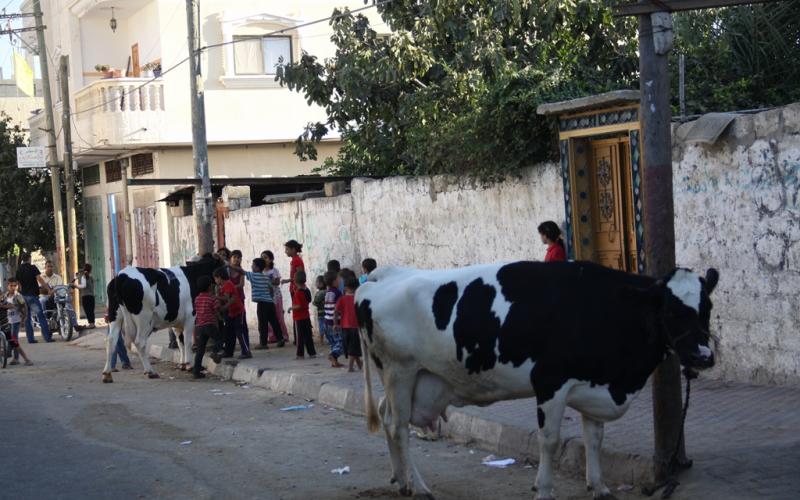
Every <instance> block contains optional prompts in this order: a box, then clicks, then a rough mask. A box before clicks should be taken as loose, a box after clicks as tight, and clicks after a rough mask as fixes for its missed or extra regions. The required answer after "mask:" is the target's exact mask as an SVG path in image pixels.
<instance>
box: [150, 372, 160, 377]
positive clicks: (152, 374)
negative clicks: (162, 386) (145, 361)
mask: <svg viewBox="0 0 800 500" xmlns="http://www.w3.org/2000/svg"><path fill="white" fill-rule="evenodd" d="M147 378H161V376H160V375H159V374H158V373H156V372H150V373H148V374H147Z"/></svg>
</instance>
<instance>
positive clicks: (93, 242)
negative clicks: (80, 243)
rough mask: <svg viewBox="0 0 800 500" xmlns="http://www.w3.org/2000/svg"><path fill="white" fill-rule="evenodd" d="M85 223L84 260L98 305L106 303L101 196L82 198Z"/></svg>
mask: <svg viewBox="0 0 800 500" xmlns="http://www.w3.org/2000/svg"><path fill="white" fill-rule="evenodd" d="M83 201H84V212H83V213H84V218H85V224H86V262H88V263H89V264H91V265H92V274H93V275H94V297H95V302H96V303H97V305H98V306H100V305H101V304H105V303H106V284H107V283H108V282H107V281H106V259H105V252H104V251H103V249H104V245H103V224H104V223H105V221H104V220H103V198H102V197H100V196H92V197H89V198H85V199H84V200H83Z"/></svg>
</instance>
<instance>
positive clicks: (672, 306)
mask: <svg viewBox="0 0 800 500" xmlns="http://www.w3.org/2000/svg"><path fill="white" fill-rule="evenodd" d="M718 281H719V273H718V272H717V270H716V269H709V270H708V272H707V273H706V276H705V278H702V277H700V276H699V275H698V274H696V273H694V272H692V271H691V270H689V269H676V270H675V271H674V272H673V273H672V274H670V275H669V276H668V277H667V278H665V279H662V280H659V281H657V282H656V283H655V284H654V285H653V286H652V287H651V288H650V289H649V290H647V291H646V292H645V294H646V296H647V297H648V298H649V302H650V304H652V305H654V306H655V308H656V310H657V313H656V325H655V326H656V330H657V331H658V332H659V334H660V336H661V339H662V340H663V341H664V342H665V343H666V345H667V347H668V348H669V350H670V351H672V352H674V353H675V354H677V355H678V357H679V358H680V361H681V364H682V365H683V366H685V367H688V368H696V369H701V370H702V369H705V368H711V367H712V366H714V352H713V351H712V350H711V348H710V347H709V341H710V340H711V333H710V325H709V323H710V321H711V308H712V304H711V298H710V296H711V292H713V291H714V288H715V287H716V286H717V282H718Z"/></svg>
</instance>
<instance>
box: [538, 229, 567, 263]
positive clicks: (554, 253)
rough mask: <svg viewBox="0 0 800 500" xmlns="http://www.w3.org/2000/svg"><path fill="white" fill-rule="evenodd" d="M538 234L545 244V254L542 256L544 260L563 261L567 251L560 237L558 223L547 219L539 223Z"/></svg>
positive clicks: (565, 258)
mask: <svg viewBox="0 0 800 500" xmlns="http://www.w3.org/2000/svg"><path fill="white" fill-rule="evenodd" d="M538 229H539V236H541V238H542V243H544V244H545V245H547V254H545V256H544V261H545V262H565V261H566V260H567V251H566V248H565V246H564V240H563V239H562V238H561V229H560V228H559V227H558V224H556V223H555V222H553V221H551V220H548V221H545V222H542V223H541V224H539V228H538Z"/></svg>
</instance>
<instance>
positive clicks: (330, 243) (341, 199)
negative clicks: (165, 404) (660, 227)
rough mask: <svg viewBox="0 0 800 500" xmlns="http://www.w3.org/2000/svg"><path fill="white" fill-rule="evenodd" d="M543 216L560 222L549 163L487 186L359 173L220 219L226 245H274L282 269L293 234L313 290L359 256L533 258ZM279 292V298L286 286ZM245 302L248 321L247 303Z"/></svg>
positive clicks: (443, 262)
mask: <svg viewBox="0 0 800 500" xmlns="http://www.w3.org/2000/svg"><path fill="white" fill-rule="evenodd" d="M547 219H552V220H555V221H557V222H558V223H559V224H563V222H564V201H563V191H562V188H561V181H560V174H559V170H558V166H557V165H555V164H545V165H540V166H538V167H535V168H531V169H528V170H526V171H525V172H524V173H523V175H522V177H521V178H519V179H513V180H509V181H507V182H503V183H499V184H495V185H492V186H490V187H486V186H481V185H476V184H474V183H471V182H464V181H462V180H460V179H455V178H445V177H435V178H429V177H424V178H409V177H395V178H391V179H384V180H381V181H368V180H358V179H357V180H354V181H353V183H352V186H351V194H346V195H343V196H338V197H335V198H312V199H309V200H304V201H300V202H288V203H281V204H276V205H263V206H259V207H255V208H250V209H246V210H237V211H232V212H230V214H229V217H228V218H227V219H226V221H225V242H226V243H227V246H228V248H231V249H234V248H238V249H241V250H242V252H243V253H244V256H245V259H246V261H249V259H251V258H253V257H254V256H257V255H259V254H260V253H261V252H262V251H263V250H272V251H273V252H274V253H275V255H276V259H277V267H278V269H279V270H280V271H281V272H282V273H283V274H284V275H286V274H288V265H289V259H288V258H287V257H286V256H285V255H284V253H283V244H284V243H285V242H286V241H287V240H290V239H296V240H298V241H300V242H301V243H303V245H304V247H303V259H304V261H305V264H306V269H307V271H308V275H309V280H310V284H311V285H312V286H313V280H314V278H315V277H316V276H317V275H320V274H323V273H324V272H325V270H326V266H327V262H328V261H329V260H331V259H337V260H339V261H340V262H341V264H342V266H343V267H350V268H352V269H354V270H356V271H357V272H358V273H360V268H361V264H360V263H361V261H362V260H363V259H364V258H366V257H372V258H374V259H376V260H377V261H378V265H387V264H389V263H391V264H394V265H403V266H414V267H419V268H447V267H453V266H465V265H469V264H477V263H487V262H497V261H503V260H507V261H512V260H519V259H541V258H542V257H543V256H544V253H545V248H544V246H543V245H542V243H541V241H540V239H539V236H538V234H537V232H536V226H537V224H538V223H539V222H541V221H543V220H547ZM246 263H247V262H246ZM283 292H284V296H286V294H287V293H288V285H284V287H283ZM248 296H249V292H248ZM286 304H287V307H288V301H287V303H286ZM249 307H250V309H248V319H249V320H250V323H251V327H254V326H255V323H254V321H255V317H256V316H255V308H253V307H252V305H250V306H249ZM287 318H288V316H287ZM287 321H288V320H287ZM288 324H291V323H288Z"/></svg>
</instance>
